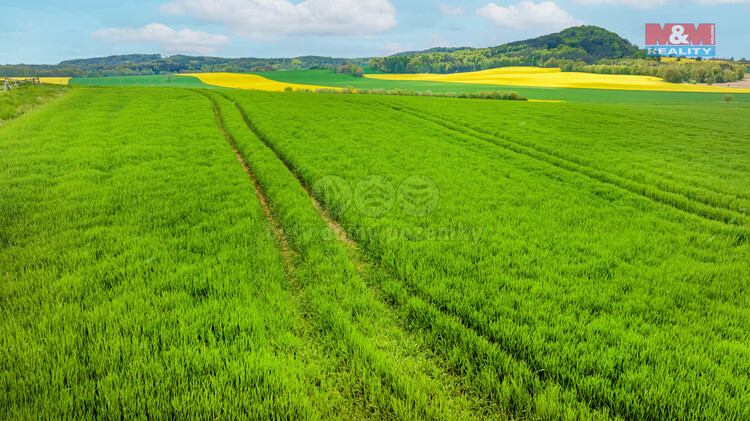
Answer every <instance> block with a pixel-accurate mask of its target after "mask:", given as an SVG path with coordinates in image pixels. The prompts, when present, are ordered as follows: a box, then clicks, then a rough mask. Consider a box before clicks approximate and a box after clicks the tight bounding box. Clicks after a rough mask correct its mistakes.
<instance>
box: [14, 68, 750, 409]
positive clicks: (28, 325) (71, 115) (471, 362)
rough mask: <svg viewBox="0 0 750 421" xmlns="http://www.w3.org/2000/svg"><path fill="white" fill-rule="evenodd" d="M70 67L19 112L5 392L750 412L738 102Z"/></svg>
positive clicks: (79, 397)
mask: <svg viewBox="0 0 750 421" xmlns="http://www.w3.org/2000/svg"><path fill="white" fill-rule="evenodd" d="M278 73H293V72H278ZM483 88H484V89H485V90H486V89H487V87H486V86H483ZM68 92H69V93H68V94H67V95H65V96H64V97H63V98H61V99H60V100H59V101H56V102H54V103H50V104H49V105H48V106H46V107H44V108H41V109H39V110H36V111H33V112H31V113H28V115H26V116H24V117H23V118H19V119H16V120H15V121H13V122H11V123H8V124H6V125H4V126H3V127H2V128H0V216H2V219H0V338H2V339H0V354H2V355H3V358H2V359H0V389H2V390H3V391H4V392H3V394H0V418H13V419H17V418H32V417H38V416H40V414H41V416H43V417H48V418H66V417H67V418H93V417H101V418H133V417H138V416H141V417H154V418H167V417H186V418H192V417H211V418H274V419H330V418H337V419H362V418H375V419H479V418H481V419H570V420H573V419H576V420H577V419H602V420H607V419H645V420H659V419H685V420H693V419H706V420H708V419H718V418H721V419H738V420H739V419H747V418H748V417H750V412H748V411H750V410H749V409H748V408H750V400H749V399H750V398H749V397H748V394H747V393H744V392H745V389H746V385H747V384H748V383H750V363H749V362H748V361H750V360H749V359H748V356H749V355H750V349H748V347H747V346H746V344H747V343H748V340H750V337H749V336H748V333H747V332H748V331H750V329H748V321H749V320H750V309H749V308H748V305H747V300H745V299H744V291H746V290H747V288H748V286H749V285H748V280H750V266H749V265H748V264H747V259H746V256H747V255H748V252H750V233H749V232H748V225H749V221H750V220H749V219H748V216H747V205H748V204H750V197H749V196H748V195H747V189H746V188H745V187H746V186H747V184H748V182H749V181H750V180H748V173H750V171H748V168H747V165H748V162H747V160H746V158H745V157H746V156H747V154H748V150H747V148H748V142H747V140H748V135H747V133H748V129H749V128H748V127H747V123H746V122H745V121H744V116H745V115H746V114H747V104H742V103H721V104H718V103H717V104H673V105H663V104H660V105H650V104H638V105H626V104H619V105H610V104H574V103H526V102H517V101H482V100H472V99H451V98H425V97H396V96H377V95H327V94H312V93H286V92H285V93H276V92H259V91H242V90H230V89H226V90H215V89H210V90H209V89H163V88H138V87H133V88H124V87H109V88H100V87H74V88H73V89H69V90H68ZM633 128H637V130H634V129H633ZM665 128H668V131H667V129H665ZM665 133H668V136H667V135H665ZM238 160H239V161H240V162H238Z"/></svg>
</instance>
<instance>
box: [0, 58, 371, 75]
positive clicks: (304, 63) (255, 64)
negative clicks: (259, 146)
mask: <svg viewBox="0 0 750 421" xmlns="http://www.w3.org/2000/svg"><path fill="white" fill-rule="evenodd" d="M369 60H370V58H369V57H368V58H356V59H346V58H334V57H322V56H302V57H295V58H255V57H243V58H222V57H206V56H186V55H181V54H178V55H174V56H170V57H162V56H161V55H160V54H124V55H116V56H108V57H95V58H85V59H75V60H65V61H62V62H60V63H59V64H19V65H7V66H0V76H20V77H22V76H61V77H98V76H135V75H157V74H161V73H165V72H166V73H178V72H238V73H241V72H262V71H274V70H292V69H329V68H330V69H332V68H337V67H339V66H341V65H342V64H356V65H358V66H363V65H367V63H368V62H369Z"/></svg>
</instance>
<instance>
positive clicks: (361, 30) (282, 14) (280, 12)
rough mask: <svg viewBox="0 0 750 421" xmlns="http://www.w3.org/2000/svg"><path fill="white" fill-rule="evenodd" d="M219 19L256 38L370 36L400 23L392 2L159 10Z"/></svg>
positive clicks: (273, 0) (241, 2) (269, 1)
mask: <svg viewBox="0 0 750 421" xmlns="http://www.w3.org/2000/svg"><path fill="white" fill-rule="evenodd" d="M159 10H160V12H162V13H165V14H175V15H176V14H189V15H193V16H195V17H197V18H198V19H202V20H205V21H208V22H219V23H221V24H223V25H225V26H226V28H227V29H229V30H230V31H232V32H234V33H236V34H238V35H240V36H243V37H246V38H251V39H273V38H276V37H278V36H280V35H338V36H348V37H357V36H368V35H373V34H375V33H378V32H381V31H384V30H386V29H390V28H392V27H393V26H395V25H396V9H395V8H394V7H393V5H392V4H391V3H390V2H389V1H388V0H305V1H302V2H300V3H296V4H294V3H292V2H290V1H288V0H174V1H172V2H171V3H167V4H165V5H163V6H161V8H160V9H159Z"/></svg>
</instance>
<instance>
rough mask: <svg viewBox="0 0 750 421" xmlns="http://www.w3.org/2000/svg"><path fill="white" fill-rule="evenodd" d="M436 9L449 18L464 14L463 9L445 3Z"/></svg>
mask: <svg viewBox="0 0 750 421" xmlns="http://www.w3.org/2000/svg"><path fill="white" fill-rule="evenodd" d="M438 9H439V10H440V13H442V14H444V15H449V16H459V15H463V14H464V9H462V8H460V7H458V6H453V5H450V4H445V3H440V4H439V5H438Z"/></svg>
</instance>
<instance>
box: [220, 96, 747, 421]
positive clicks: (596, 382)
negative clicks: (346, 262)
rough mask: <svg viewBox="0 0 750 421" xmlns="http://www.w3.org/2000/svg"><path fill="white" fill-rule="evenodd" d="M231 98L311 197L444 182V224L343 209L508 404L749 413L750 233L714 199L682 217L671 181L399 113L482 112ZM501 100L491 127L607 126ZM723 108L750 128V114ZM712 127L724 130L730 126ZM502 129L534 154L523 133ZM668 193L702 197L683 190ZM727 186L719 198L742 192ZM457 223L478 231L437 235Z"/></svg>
mask: <svg viewBox="0 0 750 421" xmlns="http://www.w3.org/2000/svg"><path fill="white" fill-rule="evenodd" d="M227 95H229V96H230V97H231V98H232V99H233V100H234V101H236V102H237V103H238V104H239V105H240V106H241V107H242V109H243V110H244V111H245V112H246V113H247V115H248V117H249V119H250V120H251V121H252V122H253V124H254V126H255V127H256V130H257V131H258V132H259V133H261V134H262V135H263V136H264V137H265V138H266V139H267V140H268V142H269V143H270V146H271V147H272V148H274V149H275V150H276V151H277V153H278V155H279V156H280V158H281V159H282V160H284V161H285V162H287V163H288V164H289V165H290V166H291V167H292V168H293V169H294V171H295V172H296V174H297V175H298V176H299V177H300V178H301V179H302V181H303V183H305V184H306V185H308V186H313V185H315V183H316V182H317V181H318V180H320V179H321V178H323V177H324V176H327V175H336V176H339V177H342V178H343V179H344V180H346V181H347V182H348V183H349V184H350V186H352V189H355V186H356V185H357V184H358V182H361V180H363V179H365V178H366V177H369V176H371V175H373V174H377V175H381V176H383V177H385V178H386V179H387V180H388V181H390V183H392V185H393V186H394V190H395V191H398V186H399V184H400V183H401V182H402V181H404V180H405V179H407V178H408V177H410V176H414V175H421V176H426V177H428V178H429V179H431V180H433V181H434V183H435V184H436V185H437V186H438V188H439V197H440V200H439V203H438V205H437V208H436V209H435V210H434V211H433V212H432V213H431V214H429V215H428V216H412V215H409V214H407V213H405V212H403V211H400V210H399V208H398V206H394V207H392V208H391V210H390V211H389V212H387V213H385V214H384V215H381V216H378V217H373V216H372V215H370V214H368V213H367V212H363V211H362V210H361V209H358V208H357V207H349V208H348V209H347V210H345V211H344V210H340V211H336V209H335V208H331V209H330V210H331V212H333V213H334V214H335V216H336V217H337V218H338V220H339V221H340V222H342V224H343V225H344V227H345V228H346V229H347V231H348V232H350V233H351V234H353V235H354V237H355V238H356V239H357V240H358V241H359V243H360V244H361V245H362V246H363V247H364V248H365V249H366V250H367V252H368V253H369V254H370V256H371V257H372V258H374V259H376V260H377V261H378V262H380V264H381V265H382V266H383V267H384V268H385V269H386V270H387V271H388V273H389V278H390V279H391V280H396V281H397V282H398V285H397V286H396V287H393V288H391V286H382V289H383V291H384V292H385V293H386V294H387V296H389V298H390V299H391V300H392V301H393V302H394V303H396V304H397V305H398V306H399V308H400V309H402V311H403V312H405V314H406V318H407V320H409V321H410V323H412V324H413V326H414V327H415V329H416V330H415V331H417V332H422V334H423V335H424V337H425V340H426V341H428V343H430V344H431V345H432V346H433V347H435V349H436V350H438V351H439V352H440V353H441V354H442V355H443V357H444V358H446V360H448V361H449V363H450V364H451V365H452V366H453V367H454V369H456V370H457V371H458V372H460V373H462V374H463V375H464V377H465V378H469V379H473V381H472V380H469V382H470V384H472V385H474V386H475V387H477V389H478V390H479V391H480V392H481V393H483V394H485V396H487V397H488V398H489V399H491V400H493V401H495V402H497V403H498V404H499V405H500V406H502V407H505V408H508V409H510V410H511V411H513V412H514V413H515V414H516V415H517V416H526V415H528V414H529V411H532V412H531V413H535V414H537V415H538V416H552V417H554V418H558V417H559V418H564V417H566V416H571V417H578V416H581V415H572V414H574V413H573V412H572V411H573V410H574V409H575V408H581V407H584V408H590V409H591V411H593V412H594V413H596V412H601V413H603V414H607V413H609V414H612V415H614V416H617V417H623V418H638V419H663V418H672V419H694V418H701V419H714V418H716V417H723V418H730V419H743V418H747V417H748V416H750V413H748V408H750V401H748V395H747V394H744V393H742V390H744V388H745V385H746V384H748V382H749V381H750V365H748V358H747V356H748V349H747V347H746V346H744V345H743V344H745V343H747V341H748V339H750V338H748V334H747V332H748V330H749V329H748V327H749V326H750V309H748V308H747V303H746V302H745V300H744V299H743V298H742V297H743V294H744V293H743V291H744V290H745V289H746V288H747V287H748V280H749V279H750V266H749V265H748V264H747V259H746V256H747V254H748V252H749V251H750V246H749V245H748V231H747V228H746V227H745V226H743V224H744V223H743V222H742V221H724V220H723V219H720V218H711V217H709V216H711V215H709V214H702V213H700V212H696V211H695V210H696V209H702V208H700V206H699V205H705V204H702V203H701V202H695V198H692V197H689V196H685V197H683V199H684V202H681V203H684V204H686V205H687V207H686V208H682V207H681V205H680V204H679V203H678V204H675V203H671V202H670V200H671V199H670V198H671V196H670V195H669V194H667V193H669V192H664V191H663V190H661V188H660V185H658V184H656V185H655V186H654V185H651V186H650V187H649V190H648V191H647V193H653V194H651V195H649V194H645V193H644V192H640V191H638V190H637V189H636V190H633V189H630V188H628V186H627V185H625V184H623V185H619V184H617V183H615V182H611V181H612V180H607V179H604V180H603V179H598V178H596V177H594V176H592V174H595V173H593V172H591V170H590V169H591V167H586V168H579V167H572V166H571V167H569V168H568V167H561V166H559V165H555V164H554V162H551V161H550V160H549V159H542V156H541V155H538V154H535V153H527V152H525V151H523V150H522V148H523V144H522V145H521V146H513V147H511V145H507V144H500V143H497V142H493V141H492V139H490V138H487V137H486V136H484V135H482V133H481V132H480V133H479V134H477V133H475V132H473V131H466V130H460V128H459V127H453V126H451V125H449V124H441V123H440V122H436V121H434V120H430V119H426V118H424V117H423V116H419V115H417V114H418V113H417V114H415V113H408V112H403V111H398V110H396V109H394V107H393V106H389V103H390V104H391V105H394V106H396V107H409V108H411V109H413V110H419V111H420V112H422V113H425V114H431V115H433V116H439V115H441V114H443V113H445V110H448V109H450V110H455V112H456V116H466V115H469V114H471V110H472V107H473V105H472V104H474V103H476V102H481V101H470V100H464V101H461V100H456V101H452V100H446V99H431V98H390V97H388V98H371V97H369V96H362V97H347V96H337V95H331V96H321V95H307V94H267V93H243V92H236V91H233V92H228V93H227ZM462 104H468V105H466V107H467V108H466V110H462V107H464V105H462ZM484 104H486V103H484ZM493 104H494V105H493V106H496V108H494V109H493V112H492V113H490V112H487V111H485V112H484V113H483V114H480V115H482V116H483V117H477V118H476V120H481V119H482V118H483V119H484V120H486V121H492V120H497V121H500V122H503V121H506V120H505V115H506V114H507V113H510V114H511V115H513V114H514V113H517V114H519V115H520V114H521V113H525V114H526V115H527V116H528V118H529V119H530V121H536V120H541V119H544V118H546V119H547V120H548V121H555V123H553V124H559V123H558V121H566V122H568V124H570V127H569V132H570V133H571V135H570V136H575V135H577V134H579V133H586V128H585V127H584V126H585V124H586V123H588V122H589V121H591V119H590V118H589V119H585V118H583V116H582V114H585V112H584V111H583V110H582V109H581V107H579V106H575V107H574V106H567V105H566V104H561V105H560V104H558V106H557V107H556V108H554V109H553V108H552V107H549V106H544V107H539V106H538V105H539V104H521V105H517V103H501V104H498V103H493ZM545 105H546V104H545ZM513 107H519V108H518V109H519V110H522V111H517V110H515V109H514V108H513ZM278 110H284V112H283V113H280V112H279V111H278ZM596 111H597V114H596V115H597V116H600V115H601V117H600V118H602V119H604V120H605V121H606V120H607V119H617V118H623V119H628V118H630V119H632V120H633V121H640V120H643V119H644V117H643V116H642V115H639V113H638V110H636V109H615V108H605V107H602V108H599V109H596ZM648 111H649V112H650V113H651V114H652V115H654V116H655V117H654V119H658V120H660V121H661V124H663V125H665V126H677V125H679V124H680V122H681V121H682V120H681V119H680V118H679V115H680V114H679V113H674V112H672V110H665V111H663V112H660V108H659V107H651V108H650V109H649V110H648ZM724 112H726V113H734V114H735V115H734V117H735V118H740V117H741V115H742V114H743V112H744V110H742V109H741V108H737V109H729V110H725V111H724ZM550 114H551V115H550ZM568 115H573V116H575V115H581V116H580V117H578V118H566V117H565V116H568ZM588 115H591V113H589V114H588ZM727 118H729V116H728V117H727ZM457 120H458V121H459V122H460V123H461V124H464V121H463V120H460V119H457ZM470 121H471V122H473V120H470ZM511 121H512V120H511ZM576 124H577V126H576ZM705 124H706V125H708V124H710V122H706V123H705ZM654 126H655V124H654ZM518 127H523V126H518ZM706 129H707V130H717V131H721V130H723V128H722V127H721V124H720V122H717V123H715V126H707V127H706ZM503 134H504V135H508V136H511V137H512V139H516V140H517V139H519V138H522V139H523V140H524V141H525V142H526V144H525V145H526V147H527V148H529V147H532V146H529V144H533V139H534V138H533V137H522V136H523V130H522V129H516V128H512V127H509V128H508V129H507V130H506V131H505V132H503ZM674 135H675V136H676V137H677V139H678V140H675V139H672V140H671V142H672V143H673V144H677V143H675V142H677V141H682V142H684V143H685V144H688V143H689V142H690V141H691V139H688V138H689V137H690V136H688V135H687V134H685V131H677V132H676V133H674ZM633 137H635V138H636V139H634V140H633V143H634V144H635V145H637V144H639V143H638V142H641V143H645V142H647V141H648V133H646V134H645V135H644V138H643V139H638V138H637V137H638V135H637V134H633ZM683 137H684V139H683ZM743 139H744V140H745V141H743ZM746 140H747V138H746V135H745V136H744V137H743V138H742V139H740V140H739V141H738V142H737V143H736V144H735V151H739V152H741V154H737V153H736V152H735V151H726V150H717V151H716V152H715V153H714V154H712V155H713V157H709V158H707V160H709V161H710V160H716V159H723V160H725V162H727V164H726V165H725V166H724V169H723V171H727V172H732V171H734V172H733V175H734V176H736V177H740V178H741V177H744V176H745V175H744V174H743V173H742V170H741V168H742V165H744V161H743V159H744V158H743V157H744V156H745V155H746V154H747V151H746V149H743V145H744V146H747V145H746V144H747V142H746ZM562 141H563V140H562V139H561V140H560V142H562ZM570 141H573V139H571V140H570ZM692 141H696V140H695V139H692ZM697 141H698V142H700V141H701V140H700V139H698V140H697ZM706 141H710V139H708V140H706ZM519 142H520V141H519ZM539 147H544V145H543V144H542V145H540V146H539ZM707 147H709V148H710V146H707ZM654 149H656V148H654ZM653 154H654V155H656V157H654V158H652V160H653V162H655V161H656V160H658V152H657V151H656V150H655V151H654V152H653ZM565 157H568V155H565ZM628 158H629V156H628V155H627V154H624V153H623V154H622V160H623V161H624V162H623V164H622V166H621V167H619V168H624V167H625V166H626V165H627V164H628V163H630V164H631V165H635V164H636V163H637V162H636V161H634V160H631V161H629V162H628V161H627V159H628ZM631 159H632V158H631ZM683 159H684V158H683ZM579 165H583V164H579ZM682 165H683V167H684V168H687V167H689V165H684V164H682ZM696 171H698V173H700V172H701V171H703V169H702V167H700V166H699V167H698V168H697V169H696ZM623 174H624V175H627V176H632V173H627V172H623ZM613 180H615V179H613ZM617 180H619V179H617ZM665 185H669V186H677V187H676V188H682V187H685V188H692V187H691V186H690V185H689V183H687V182H685V181H683V180H680V179H677V180H670V181H669V184H665ZM728 186H729V185H728V184H727V185H724V184H721V183H716V184H714V186H713V191H714V192H715V193H717V194H718V193H721V194H732V193H735V192H732V191H731V190H730V189H729V188H728ZM652 189H653V190H652ZM691 191H692V190H691ZM660 192H661V193H660ZM670 194H671V193H670ZM319 199H322V198H319ZM396 200H398V199H396ZM694 202H695V203H694ZM719 211H721V209H719ZM732 212H734V211H732ZM441 228H447V229H448V230H454V232H458V233H461V232H469V233H471V234H472V235H473V236H469V237H468V238H461V237H441V238H433V237H430V235H429V233H430V232H435V231H436V230H439V229H441ZM431 230H432V231H431ZM472 240H473V241H472ZM399 291H400V292H399ZM414 300H416V301H414ZM420 303H421V304H420ZM504 356H505V357H504ZM508 357H510V359H503V358H508ZM500 361H504V362H503V363H500ZM566 414H567V415H566Z"/></svg>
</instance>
